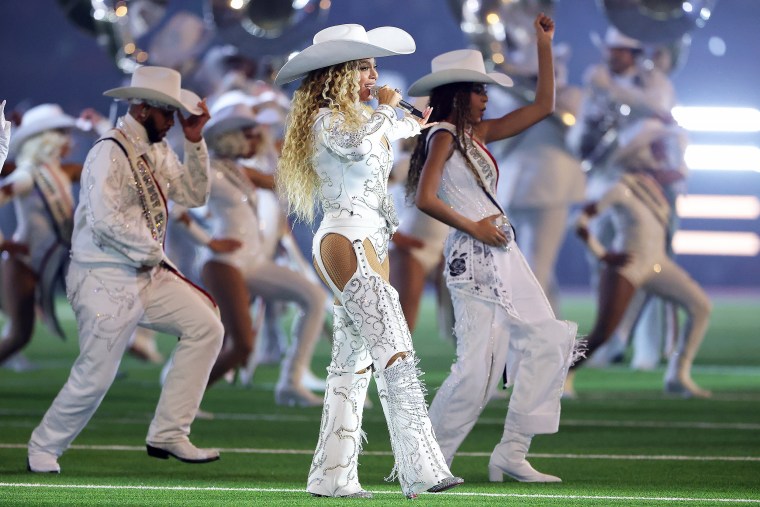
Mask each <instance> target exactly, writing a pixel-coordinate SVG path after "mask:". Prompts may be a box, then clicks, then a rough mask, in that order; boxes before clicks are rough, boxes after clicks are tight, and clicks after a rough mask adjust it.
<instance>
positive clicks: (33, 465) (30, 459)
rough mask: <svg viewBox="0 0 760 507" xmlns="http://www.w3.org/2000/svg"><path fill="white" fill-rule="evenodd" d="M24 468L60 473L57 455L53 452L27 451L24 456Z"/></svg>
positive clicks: (40, 471) (37, 471)
mask: <svg viewBox="0 0 760 507" xmlns="http://www.w3.org/2000/svg"><path fill="white" fill-rule="evenodd" d="M26 469H27V470H28V471H30V472H35V473H51V474H60V473H61V466H60V465H59V464H58V458H57V456H56V455H55V454H48V453H43V452H37V453H31V452H30V453H28V454H27V458H26Z"/></svg>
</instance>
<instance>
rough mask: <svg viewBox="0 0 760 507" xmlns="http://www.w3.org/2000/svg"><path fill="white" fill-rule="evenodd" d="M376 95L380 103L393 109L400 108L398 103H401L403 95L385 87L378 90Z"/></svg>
mask: <svg viewBox="0 0 760 507" xmlns="http://www.w3.org/2000/svg"><path fill="white" fill-rule="evenodd" d="M375 95H376V96H377V102H378V103H380V104H385V105H389V106H391V107H398V103H399V102H400V101H401V94H400V93H399V92H397V91H396V90H394V89H392V88H388V87H387V86H385V85H383V86H381V87H380V88H378V89H377V90H376V91H375Z"/></svg>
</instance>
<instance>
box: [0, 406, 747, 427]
mask: <svg viewBox="0 0 760 507" xmlns="http://www.w3.org/2000/svg"><path fill="white" fill-rule="evenodd" d="M0 416H29V417H35V418H37V417H42V414H41V413H37V412H31V411H28V410H13V409H2V410H0ZM213 416H214V417H213V420H218V421H269V422H283V421H287V422H314V423H318V422H319V417H320V414H318V413H316V412H315V413H314V415H311V416H305V415H289V414H245V413H234V412H214V413H213ZM152 417H153V414H151V413H148V412H146V413H145V418H144V419H140V418H135V417H130V418H108V417H98V418H96V419H94V420H93V424H97V423H99V422H106V421H108V422H116V423H119V424H146V423H147V422H149V421H150V419H151V418H152ZM381 419H382V420H384V419H383V418H382V417H380V416H379V415H378V417H374V416H370V417H365V418H364V420H365V421H367V422H377V421H380V420H381ZM478 424H479V425H481V424H488V425H491V424H493V425H498V426H503V425H504V419H503V418H498V417H482V418H480V419H478ZM562 426H572V427H589V428H594V427H606V428H615V427H622V428H674V429H676V428H677V429H699V430H740V431H758V430H760V423H742V422H704V421H635V420H624V421H615V420H609V419H603V420H599V419H562V420H560V427H562Z"/></svg>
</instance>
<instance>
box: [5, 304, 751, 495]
mask: <svg viewBox="0 0 760 507" xmlns="http://www.w3.org/2000/svg"><path fill="white" fill-rule="evenodd" d="M564 301H565V313H566V315H565V317H566V318H569V319H572V320H576V321H577V322H579V323H580V325H581V326H580V327H581V332H587V331H588V329H589V327H590V325H591V319H592V313H593V305H592V303H591V301H590V299H588V298H586V297H581V296H575V297H567V298H565V300H564ZM714 303H715V310H714V317H713V320H712V323H711V328H710V331H709V335H708V337H707V339H706V341H705V344H704V346H703V350H702V353H701V355H700V357H699V358H698V363H697V365H696V366H695V369H694V377H695V378H696V379H697V381H698V382H699V383H700V384H701V385H702V386H704V387H706V388H709V389H712V390H713V391H714V393H715V394H714V398H713V399H711V400H682V399H674V398H669V397H666V396H664V395H663V394H662V374H663V370H662V369H660V370H658V371H654V372H634V371H631V370H630V369H628V368H627V367H624V366H618V367H612V368H609V369H604V370H594V369H584V370H582V371H580V372H579V373H578V376H577V380H576V388H577V390H578V393H579V398H578V399H577V400H571V401H566V402H563V413H562V423H561V426H560V431H559V433H557V434H555V435H546V436H538V437H536V438H535V439H534V442H533V445H532V447H531V462H532V463H533V464H534V465H535V466H536V468H538V469H540V470H542V471H545V472H547V473H551V474H556V475H559V476H561V477H562V479H563V481H564V482H562V483H561V484H544V485H542V484H521V483H517V482H514V481H508V482H504V483H501V484H494V483H489V482H488V475H487V469H486V465H487V463H488V456H489V454H490V451H491V449H492V448H493V446H494V445H495V443H496V442H497V441H498V440H499V438H500V436H501V431H502V426H503V421H504V414H505V411H506V401H505V400H494V401H493V402H492V403H490V404H489V406H488V407H487V408H486V410H485V411H484V413H483V415H482V417H481V419H480V421H479V423H478V424H477V425H476V426H475V429H474V430H473V432H472V433H471V434H470V436H469V437H468V438H467V440H466V441H465V442H464V444H463V445H462V447H461V449H460V452H459V454H458V456H457V458H456V459H455V461H454V465H453V467H452V470H453V471H454V472H455V473H456V474H458V475H460V476H462V477H464V478H465V481H466V483H465V484H464V485H463V486H461V487H459V488H457V489H455V490H452V491H451V492H449V493H444V494H439V495H431V494H423V495H421V496H420V497H419V499H418V500H417V502H418V503H421V504H430V505H464V504H471V505H477V506H480V505H530V506H543V505H552V506H608V505H609V506H633V505H647V506H649V505H652V506H659V505H677V506H681V505H688V506H706V505H745V504H750V505H758V504H760V340H759V339H758V338H759V336H758V335H759V334H760V305H759V304H758V303H757V299H756V298H755V299H753V298H750V297H747V298H737V297H734V298H728V297H715V298H714ZM61 313H62V315H63V316H66V317H68V318H69V321H68V322H67V324H68V326H69V329H70V330H71V333H70V335H71V336H72V337H73V336H75V332H74V331H73V329H74V323H73V320H71V319H72V318H73V316H72V315H71V311H70V310H69V309H65V310H64V311H62V312H61ZM433 322H434V318H433V309H432V305H431V301H430V300H426V302H425V306H424V309H423V315H422V317H421V324H420V326H419V329H418V332H417V333H416V335H415V343H416V347H417V350H418V352H419V355H420V356H421V358H422V361H421V367H422V369H423V370H424V371H425V372H426V375H425V380H426V382H427V385H428V389H429V391H430V393H431V394H430V396H432V393H434V392H435V389H436V387H437V386H438V385H440V383H441V382H442V381H443V379H444V378H445V376H446V373H447V370H448V366H449V365H450V364H451V361H452V358H453V351H454V348H453V345H452V344H451V343H448V342H446V341H442V340H441V339H439V338H438V337H437V336H436V335H435V331H434V326H433ZM172 343H173V339H172V338H170V337H161V340H160V347H161V349H162V351H164V352H168V351H169V350H170V349H171V346H172ZM76 353H77V344H76V341H75V340H71V341H69V342H61V341H59V340H57V339H54V338H52V337H51V336H49V335H47V334H46V333H45V330H44V329H43V328H38V329H37V334H36V336H35V337H34V339H33V342H32V344H31V345H30V347H29V348H28V349H27V351H26V355H27V357H28V358H29V359H30V360H31V361H32V362H33V363H35V364H36V366H37V369H35V370H33V371H26V372H20V373H17V372H14V371H11V370H8V369H0V505H113V504H118V505H204V506H207V505H254V504H255V505H318V506H328V505H338V504H340V505H344V504H358V503H365V504H372V505H402V504H406V502H407V500H406V499H404V497H403V496H402V495H401V492H400V488H399V487H398V484H389V483H386V482H384V481H383V478H384V477H385V476H386V475H387V474H388V473H389V472H390V469H391V466H392V457H391V454H390V444H389V441H388V436H387V429H386V427H385V422H384V419H383V415H382V410H381V408H380V404H379V402H378V401H377V398H376V396H375V393H374V392H372V393H371V397H372V398H373V399H374V401H375V406H374V408H372V409H371V410H367V411H366V412H365V419H364V420H365V430H366V432H367V434H368V437H369V442H368V443H367V444H366V445H365V453H364V455H363V456H362V457H361V460H360V461H361V466H360V473H361V477H362V484H363V485H364V487H365V488H366V489H368V490H370V491H372V492H374V493H375V498H374V499H372V500H359V499H357V500H346V499H344V500H338V499H326V498H312V497H310V496H309V495H307V494H306V493H305V492H304V491H305V479H306V475H307V473H308V469H309V464H310V462H311V454H312V452H313V449H314V445H315V444H316V438H317V431H318V427H319V417H320V414H321V409H320V408H309V409H302V408H285V407H278V406H277V405H275V404H274V396H273V393H272V388H273V385H274V382H275V380H276V378H277V367H275V366H261V367H259V369H258V370H257V372H256V376H255V378H254V385H253V386H252V387H247V388H244V387H240V386H237V385H228V384H220V385H217V386H215V387H213V388H212V389H211V390H210V391H209V392H208V393H207V394H206V396H205V398H204V401H203V405H202V408H203V409H204V410H206V411H209V412H212V413H213V414H214V416H215V417H214V419H212V420H196V422H195V423H194V424H193V433H192V439H193V442H194V443H195V444H196V445H199V446H208V447H218V448H221V450H222V459H221V460H220V461H218V462H214V463H210V464H206V465H187V464H183V463H180V462H178V461H175V460H170V461H163V460H156V459H151V458H149V457H148V456H147V455H146V453H145V448H144V440H145V434H146V432H147V428H148V424H149V422H150V419H151V416H152V412H153V409H154V407H155V403H156V401H157V399H158V394H159V385H158V375H159V370H160V367H158V366H154V365H148V364H145V363H141V362H139V361H137V360H135V359H133V358H131V357H125V359H124V361H123V362H122V368H121V369H122V374H121V375H120V377H119V378H118V379H117V380H116V382H115V383H114V385H113V387H112V388H111V390H110V392H109V394H108V396H107V397H106V399H105V401H104V402H103V404H102V405H101V407H100V409H99V410H98V412H97V413H96V414H95V417H94V418H93V419H92V421H91V422H90V424H89V425H88V426H87V428H86V429H85V430H84V431H83V432H82V434H81V435H80V436H79V437H78V438H77V439H76V441H75V442H74V446H73V447H72V448H71V449H70V450H69V451H68V452H66V454H64V455H63V456H62V457H61V459H60V461H59V462H60V464H61V467H62V469H63V470H62V473H61V474H60V475H53V474H30V473H28V472H26V471H25V465H26V463H25V461H26V442H27V440H28V439H29V435H30V433H31V431H32V429H33V428H34V427H35V426H36V425H37V424H38V422H39V421H40V419H41V418H42V415H43V414H44V412H45V410H46V409H47V407H48V406H49V404H50V402H51V401H52V399H53V398H54V396H55V395H56V393H57V392H58V390H59V389H60V387H61V386H62V385H63V383H64V381H65V379H66V376H67V375H68V371H69V368H70V366H71V363H72V361H73V359H74V357H75V356H76ZM328 355H329V346H328V344H327V343H326V342H321V343H320V344H319V347H318V350H317V355H316V356H315V359H314V363H313V369H314V371H315V372H323V371H324V370H323V369H324V366H325V365H326V364H327V360H328Z"/></svg>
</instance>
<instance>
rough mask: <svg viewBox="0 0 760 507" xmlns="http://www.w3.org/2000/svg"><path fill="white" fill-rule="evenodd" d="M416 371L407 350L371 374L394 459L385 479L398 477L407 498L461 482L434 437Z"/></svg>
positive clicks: (418, 373) (444, 488)
mask: <svg viewBox="0 0 760 507" xmlns="http://www.w3.org/2000/svg"><path fill="white" fill-rule="evenodd" d="M420 373H421V372H420V371H419V370H418V369H417V361H416V359H415V357H414V356H413V355H412V354H411V353H410V354H409V355H407V356H406V357H404V358H402V359H399V360H397V361H396V362H395V363H393V364H392V365H391V366H389V367H388V368H386V369H384V370H382V371H380V372H376V373H375V381H376V382H377V391H378V395H379V396H380V404H381V405H382V406H383V412H385V419H386V421H387V423H388V432H389V433H390V437H391V447H392V449H393V456H394V457H395V461H396V463H395V465H394V467H393V470H392V471H391V474H390V476H389V477H387V478H386V481H391V480H393V479H394V478H396V477H398V480H399V482H400V483H401V490H402V491H403V493H404V494H405V495H406V496H407V498H415V497H416V496H417V494H418V493H420V492H422V491H429V492H431V493H438V492H441V491H445V490H447V489H449V488H453V487H454V486H457V485H459V484H462V483H463V482H464V481H463V480H462V479H461V478H459V477H454V476H452V474H451V472H450V471H449V467H448V465H447V464H446V459H445V458H444V457H443V453H442V452H441V448H440V447H439V446H438V442H437V441H436V439H435V435H434V434H433V427H432V425H431V424H430V419H429V418H428V414H427V408H426V407H427V405H426V404H425V392H424V390H423V387H422V384H421V383H420V380H419V375H420Z"/></svg>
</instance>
